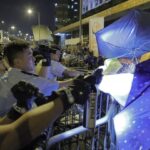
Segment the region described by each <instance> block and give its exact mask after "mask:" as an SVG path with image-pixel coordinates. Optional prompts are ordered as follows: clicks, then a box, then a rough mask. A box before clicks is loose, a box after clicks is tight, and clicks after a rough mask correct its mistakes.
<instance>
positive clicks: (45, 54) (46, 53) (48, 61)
mask: <svg viewBox="0 0 150 150" xmlns="http://www.w3.org/2000/svg"><path fill="white" fill-rule="evenodd" d="M50 51H51V49H50V48H49V47H48V46H45V45H39V52H40V54H41V55H42V56H43V57H44V59H45V60H43V62H42V65H43V66H50V65H51V57H50Z"/></svg>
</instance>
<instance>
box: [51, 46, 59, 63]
mask: <svg viewBox="0 0 150 150" xmlns="http://www.w3.org/2000/svg"><path fill="white" fill-rule="evenodd" d="M51 48H52V50H51V59H52V60H55V61H60V58H61V49H60V48H59V47H57V46H52V47H51Z"/></svg>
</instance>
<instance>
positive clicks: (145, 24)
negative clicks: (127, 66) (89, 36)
mask: <svg viewBox="0 0 150 150" xmlns="http://www.w3.org/2000/svg"><path fill="white" fill-rule="evenodd" d="M96 40H97V44H98V50H99V54H100V55H102V56H104V57H106V58H115V57H116V58H119V57H127V58H134V57H139V56H141V55H142V54H144V53H146V52H148V51H150V13H147V12H143V11H140V10H132V11H129V13H128V14H127V15H125V16H123V17H121V18H120V19H119V20H117V21H115V22H114V23H112V24H111V25H109V26H107V27H105V28H104V29H102V30H100V31H98V32H96Z"/></svg>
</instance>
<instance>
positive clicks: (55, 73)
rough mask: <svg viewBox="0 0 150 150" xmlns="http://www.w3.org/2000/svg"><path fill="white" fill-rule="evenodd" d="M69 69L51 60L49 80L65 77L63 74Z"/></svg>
mask: <svg viewBox="0 0 150 150" xmlns="http://www.w3.org/2000/svg"><path fill="white" fill-rule="evenodd" d="M66 69H67V68H66V67H65V66H64V65H62V64H61V63H60V62H57V61H54V60H51V66H50V74H49V79H55V80H56V78H57V77H63V72H64V71H65V70H66Z"/></svg>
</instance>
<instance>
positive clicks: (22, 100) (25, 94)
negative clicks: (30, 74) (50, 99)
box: [11, 81, 40, 110]
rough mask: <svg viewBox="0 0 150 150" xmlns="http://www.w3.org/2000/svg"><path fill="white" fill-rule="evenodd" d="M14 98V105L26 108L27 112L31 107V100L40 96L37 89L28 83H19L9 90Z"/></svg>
mask: <svg viewBox="0 0 150 150" xmlns="http://www.w3.org/2000/svg"><path fill="white" fill-rule="evenodd" d="M11 91H12V93H13V95H14V97H15V98H16V99H17V103H16V105H17V106H18V107H22V108H26V109H27V110H29V109H31V107H32V102H33V101H32V98H33V97H35V96H37V95H40V94H39V90H38V88H36V87H34V86H33V85H32V84H30V83H26V82H24V81H20V82H19V83H17V84H16V85H14V86H13V87H12V88H11Z"/></svg>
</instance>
